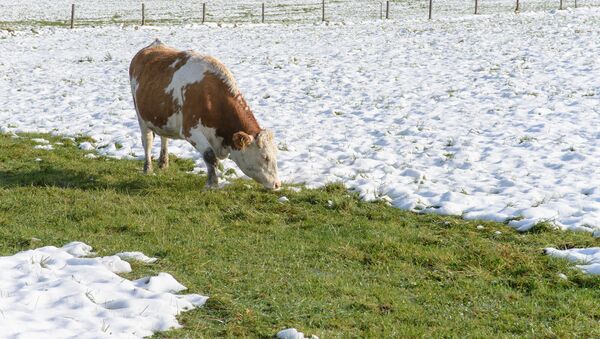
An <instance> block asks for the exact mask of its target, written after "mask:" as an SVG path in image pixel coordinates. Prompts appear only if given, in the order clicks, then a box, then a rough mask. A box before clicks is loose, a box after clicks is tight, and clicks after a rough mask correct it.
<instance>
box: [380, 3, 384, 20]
mask: <svg viewBox="0 0 600 339" xmlns="http://www.w3.org/2000/svg"><path fill="white" fill-rule="evenodd" d="M379 20H383V2H380V3H379Z"/></svg>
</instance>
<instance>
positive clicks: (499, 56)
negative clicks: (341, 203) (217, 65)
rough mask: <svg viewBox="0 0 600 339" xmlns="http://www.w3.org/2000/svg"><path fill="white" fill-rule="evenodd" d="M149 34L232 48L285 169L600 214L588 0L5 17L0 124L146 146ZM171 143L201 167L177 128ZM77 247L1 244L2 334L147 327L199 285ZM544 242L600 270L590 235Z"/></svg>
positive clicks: (494, 207) (405, 191)
mask: <svg viewBox="0 0 600 339" xmlns="http://www.w3.org/2000/svg"><path fill="white" fill-rule="evenodd" d="M63 2H64V1H63ZM44 3H46V5H47V3H48V2H47V1H46V2H44V1H38V2H35V3H31V4H32V6H31V7H30V8H29V9H28V10H27V12H23V11H22V10H21V9H18V8H17V7H18V5H17V4H15V5H14V6H13V5H7V4H2V5H1V7H2V8H3V9H4V10H5V11H4V12H3V15H4V19H2V20H16V19H15V18H20V19H23V18H26V17H27V16H28V15H30V16H32V17H35V18H39V13H45V14H47V15H48V16H53V15H58V14H57V13H58V12H54V9H55V8H57V7H56V6H54V5H53V6H45V7H44V5H43V4H44ZM54 3H62V2H61V1H54V2H53V4H54ZM64 3H65V5H67V2H64ZM68 3H70V1H69V2H68ZM78 3H79V2H78ZM82 3H83V1H82ZM110 3H111V2H110V1H107V2H106V6H110ZM120 3H121V4H122V5H126V4H133V5H135V6H137V2H134V1H122V2H120ZM147 3H148V4H153V2H152V1H147ZM156 3H163V4H165V3H166V1H163V2H160V1H157V2H156ZM190 3H191V2H190ZM19 4H21V3H19ZM37 4H40V5H39V6H38V5H37ZM11 6H13V7H11ZM167 7H168V6H167ZM41 8H44V9H45V11H41ZM169 8H170V7H169ZM9 9H10V10H9ZM19 11H21V12H19ZM175 15H177V13H175ZM7 18H8V19H7ZM155 37H160V38H161V39H162V40H163V41H165V42H166V43H168V44H170V45H173V46H177V47H180V48H185V49H187V48H193V49H196V50H198V51H201V52H203V53H207V54H212V55H214V56H217V57H218V58H220V59H222V61H224V62H225V64H227V65H229V67H230V68H231V70H232V71H233V73H234V75H235V76H236V77H237V79H238V82H239V85H240V88H241V89H242V91H243V92H244V93H245V96H246V98H247V100H248V102H249V103H250V106H251V107H252V108H253V109H254V111H255V114H256V115H257V117H258V120H259V121H260V122H261V123H262V125H263V126H265V127H270V128H272V129H273V130H274V131H275V134H276V138H277V140H278V144H279V149H280V154H279V168H280V175H281V177H282V179H283V180H284V181H287V182H296V183H298V182H304V183H307V184H308V185H309V186H319V185H323V184H325V183H328V182H332V181H341V182H343V183H345V184H346V185H347V186H348V187H350V188H352V189H355V190H357V191H358V192H360V194H361V196H362V197H363V198H364V199H369V200H371V199H385V200H388V201H389V202H390V203H391V204H393V205H394V206H397V207H399V208H404V209H410V210H416V211H425V212H431V213H440V214H453V215H461V216H462V217H464V218H467V219H475V218H478V219H488V220H497V221H508V222H509V224H510V225H512V226H513V227H515V228H517V229H519V230H526V229H528V228H530V227H532V226H533V225H534V224H535V223H537V222H540V221H549V222H552V223H554V224H555V225H557V226H559V227H561V228H563V229H569V230H584V231H593V230H600V188H599V183H600V170H599V168H600V157H599V155H600V119H599V118H600V64H599V63H598V55H600V9H587V8H585V9H578V10H567V11H561V12H558V11H546V12H541V13H523V14H520V15H518V16H515V15H513V14H501V15H493V16H485V15H481V16H476V17H475V16H462V17H456V18H453V19H447V20H434V21H432V22H427V21H424V20H413V21H387V22H377V21H370V22H363V23H350V22H346V23H336V24H329V25H321V24H297V25H283V26H282V25H241V26H234V25H224V26H223V27H217V26H214V25H207V26H194V25H189V26H179V27H159V28H152V27H145V28H138V27H115V26H106V27H101V28H91V27H88V28H81V29H75V30H66V29H61V28H36V29H33V30H30V29H26V28H21V29H17V30H16V31H14V32H12V31H0V51H2V58H0V102H2V103H4V104H3V105H1V106H0V132H4V133H10V132H52V133H55V134H60V135H68V136H76V135H89V136H91V137H93V138H94V139H95V140H96V142H95V143H94V144H91V143H82V144H81V145H80V147H81V148H82V149H86V150H97V151H98V152H99V153H100V154H103V155H108V156H115V157H121V158H131V157H141V155H142V148H141V141H140V138H139V132H138V124H137V121H136V118H135V112H134V110H133V104H132V100H131V95H130V92H129V83H128V77H127V68H128V63H129V60H130V59H131V57H132V56H133V55H134V53H135V52H136V51H137V50H138V49H140V48H141V47H143V46H145V45H147V44H149V43H150V42H151V41H152V40H153V39H154V38H155ZM35 141H36V142H37V144H38V145H37V146H35V147H37V148H40V149H46V150H48V151H51V150H52V144H50V143H49V142H47V141H46V140H43V139H38V140H35ZM155 151H156V152H158V147H155ZM171 152H173V153H176V154H177V155H179V156H183V157H190V158H193V159H195V160H196V162H197V164H198V166H200V167H203V163H202V161H201V159H200V155H199V154H196V152H195V151H194V150H193V149H192V147H190V146H189V145H187V144H185V143H183V142H174V143H172V146H171ZM89 156H91V155H89ZM227 166H232V163H231V162H228V163H227ZM198 189H200V187H199V188H198ZM88 252H89V248H88V247H87V246H85V245H84V244H70V245H69V246H66V247H64V248H62V249H61V248H53V247H45V248H41V249H37V250H33V251H26V252H21V253H18V254H16V255H14V256H12V257H2V258H0V270H1V271H2V272H3V273H2V277H3V278H2V279H0V293H1V294H0V297H1V299H2V303H1V304H0V306H1V307H2V309H0V328H1V329H2V330H3V332H2V335H11V334H13V333H17V332H19V333H20V334H21V335H22V336H23V337H27V338H31V337H35V336H47V333H53V334H56V335H62V334H64V336H68V335H69V334H72V333H86V335H87V334H89V335H90V336H96V334H98V335H102V334H105V333H107V332H110V331H113V332H114V333H133V332H135V333H136V335H147V334H149V333H151V332H153V331H156V330H163V329H167V328H170V327H174V326H177V322H176V320H175V318H174V316H175V315H176V314H177V313H178V312H180V311H182V310H185V309H190V308H192V307H194V306H197V305H201V304H202V303H203V302H204V300H205V298H204V297H201V296H197V295H195V296H194V295H192V296H178V295H175V294H172V293H170V291H178V290H179V289H180V287H179V285H178V284H177V283H176V282H175V281H174V280H173V279H172V277H170V276H168V275H159V276H157V277H153V278H149V279H143V280H139V281H128V280H126V279H123V278H120V277H118V276H117V275H116V274H115V273H114V272H120V271H123V270H127V267H128V265H127V264H126V263H125V262H124V261H122V260H120V259H119V258H117V257H105V258H87V259H86V258H81V256H82V255H84V254H87V253H88ZM547 253H548V254H549V255H553V256H557V257H563V258H567V259H570V260H574V261H579V262H581V263H582V264H583V266H579V267H580V268H581V269H582V270H584V271H586V272H588V273H600V271H599V270H598V262H599V261H598V253H599V251H598V249H597V248H591V249H572V250H569V251H559V250H555V249H547ZM121 257H123V258H131V257H137V258H140V256H139V254H136V253H123V254H121ZM141 258H142V259H144V258H143V257H141ZM6 277H8V278H6ZM173 286H175V287H176V288H174V287H173ZM32 305H33V306H32ZM7 308H10V309H11V310H14V312H10V313H9V312H4V309H7ZM32 309H33V310H34V311H33V312H32V311H31V310H32ZM50 310H52V312H50ZM107 310H111V311H107ZM71 312H76V313H77V314H76V316H73V315H72V313H71ZM107 317H113V318H111V319H110V321H109V322H106V320H104V321H103V320H102V319H107ZM75 319H77V320H75ZM108 323H110V327H107V326H108V325H107V324H108ZM24 324H26V326H25V325H24ZM25 328H26V329H27V330H28V331H31V332H28V333H22V330H23V329H25ZM59 329H60V330H61V331H63V332H56V331H57V330H59ZM11 331H12V332H11ZM36 331H37V332H36ZM49 331H50V332H49ZM288 332H289V333H292V334H294V333H295V332H294V331H293V330H289V331H288ZM288 332H285V333H288ZM7 333H8V334H7Z"/></svg>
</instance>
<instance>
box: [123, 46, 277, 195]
mask: <svg viewBox="0 0 600 339" xmlns="http://www.w3.org/2000/svg"><path fill="white" fill-rule="evenodd" d="M129 77H130V80H131V91H132V93H133V101H134V105H135V109H136V111H137V116H138V120H139V123H140V129H141V131H142V144H143V145H144V152H145V160H146V161H145V163H144V172H145V173H151V172H152V161H151V160H152V159H151V149H152V142H153V139H154V133H156V134H158V135H160V137H161V150H160V158H159V161H158V164H159V167H161V168H166V167H168V164H169V158H168V152H167V142H168V139H169V138H171V139H185V140H187V141H188V142H189V143H191V144H192V145H193V146H194V147H195V148H196V149H197V150H198V151H199V152H200V153H201V154H202V155H203V158H204V162H205V163H206V167H207V170H208V181H207V183H206V184H207V186H209V187H215V186H217V185H218V178H217V175H216V173H215V168H216V167H217V165H218V161H219V159H221V160H222V159H225V158H227V157H228V156H229V157H230V158H231V159H232V160H233V161H234V162H235V163H236V164H237V165H238V166H239V168H240V169H241V170H242V172H244V173H245V174H246V175H248V176H249V177H251V178H252V179H254V180H256V181H258V182H259V183H261V184H262V185H263V186H265V187H266V188H268V189H278V188H279V187H280V186H281V182H280V181H279V177H278V175H277V148H276V146H275V141H274V139H273V134H272V132H271V131H269V130H264V129H261V128H260V126H259V125H258V122H257V121H256V119H255V118H254V114H252V111H251V110H250V108H249V107H248V104H247V103H246V100H244V98H243V97H242V95H241V93H240V91H239V89H238V87H237V85H236V82H235V80H234V78H233V75H232V74H231V72H230V71H229V70H228V69H227V68H226V67H225V65H223V64H222V63H221V62H220V61H218V60H217V59H215V58H213V57H210V56H205V55H201V54H198V53H196V52H193V51H180V50H177V49H174V48H171V47H169V46H167V45H165V44H163V43H162V42H160V41H159V40H158V39H157V40H156V41H155V42H154V43H152V44H151V45H150V46H148V47H145V48H143V49H142V50H140V51H139V52H138V53H137V54H136V55H135V57H134V58H133V60H131V65H130V68H129Z"/></svg>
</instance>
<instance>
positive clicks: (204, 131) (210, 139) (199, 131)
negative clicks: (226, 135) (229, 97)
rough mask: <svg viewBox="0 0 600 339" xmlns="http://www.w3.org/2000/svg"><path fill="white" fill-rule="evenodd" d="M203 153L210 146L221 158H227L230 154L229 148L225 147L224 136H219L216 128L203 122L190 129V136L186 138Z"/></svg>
mask: <svg viewBox="0 0 600 339" xmlns="http://www.w3.org/2000/svg"><path fill="white" fill-rule="evenodd" d="M186 140H187V141H189V142H190V143H192V145H194V147H195V148H196V149H197V150H198V151H199V152H200V153H201V154H202V153H204V151H206V150H207V149H209V148H212V150H213V152H215V156H216V157H217V158H219V159H225V158H227V156H229V150H228V149H226V148H225V147H223V138H221V137H219V136H217V130H216V129H215V128H211V127H206V126H204V125H202V123H198V125H196V126H194V128H192V129H190V136H189V137H187V138H186Z"/></svg>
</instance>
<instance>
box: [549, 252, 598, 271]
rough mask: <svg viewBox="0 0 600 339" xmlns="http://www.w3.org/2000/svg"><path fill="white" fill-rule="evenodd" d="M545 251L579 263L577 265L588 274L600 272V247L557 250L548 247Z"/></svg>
mask: <svg viewBox="0 0 600 339" xmlns="http://www.w3.org/2000/svg"><path fill="white" fill-rule="evenodd" d="M544 252H545V253H546V254H547V255H549V256H551V257H555V258H563V259H567V260H569V261H571V262H576V263H579V265H575V267H577V268H579V269H580V270H582V271H583V272H585V273H588V274H600V247H591V248H571V249H568V250H557V249H556V248H552V247H549V248H546V249H545V250H544Z"/></svg>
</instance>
